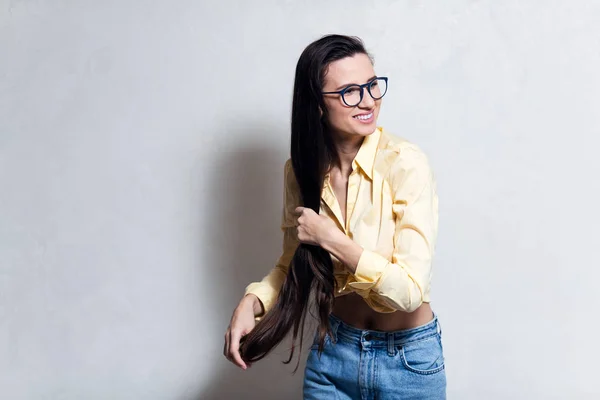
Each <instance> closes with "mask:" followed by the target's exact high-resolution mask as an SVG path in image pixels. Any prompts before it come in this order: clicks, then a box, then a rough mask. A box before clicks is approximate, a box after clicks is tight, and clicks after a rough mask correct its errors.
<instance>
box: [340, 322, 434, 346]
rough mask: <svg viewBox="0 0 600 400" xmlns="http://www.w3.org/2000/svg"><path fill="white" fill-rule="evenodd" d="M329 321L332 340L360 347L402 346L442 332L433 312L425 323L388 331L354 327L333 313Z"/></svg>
mask: <svg viewBox="0 0 600 400" xmlns="http://www.w3.org/2000/svg"><path fill="white" fill-rule="evenodd" d="M329 322H330V323H331V330H332V332H333V340H334V342H336V341H338V339H342V340H344V341H350V342H356V343H360V344H361V346H362V347H389V346H403V345H405V344H407V343H410V342H415V341H418V340H422V339H426V338H428V337H431V336H434V335H436V334H441V333H442V331H441V327H440V324H439V321H438V317H437V315H435V314H434V315H433V319H432V320H431V321H430V322H428V323H426V324H425V325H421V326H417V327H415V328H410V329H403V330H398V331H390V332H384V331H377V330H371V329H359V328H355V327H353V326H351V325H348V324H347V323H345V322H344V321H342V320H341V319H339V318H338V317H336V316H335V315H333V314H330V315H329Z"/></svg>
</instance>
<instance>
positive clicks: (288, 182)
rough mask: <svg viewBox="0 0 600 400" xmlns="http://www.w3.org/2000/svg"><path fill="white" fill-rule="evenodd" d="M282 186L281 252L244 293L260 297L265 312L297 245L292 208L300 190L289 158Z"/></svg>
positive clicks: (273, 297) (258, 317)
mask: <svg viewBox="0 0 600 400" xmlns="http://www.w3.org/2000/svg"><path fill="white" fill-rule="evenodd" d="M283 188H284V190H283V210H282V218H281V230H282V231H283V249H282V254H281V256H280V257H279V259H278V260H277V263H276V264H275V267H274V268H273V269H271V271H270V272H269V273H268V274H267V275H266V276H265V277H264V278H263V279H262V280H261V281H259V282H252V283H250V284H249V285H248V286H247V287H246V291H245V294H249V293H251V294H254V295H256V297H258V298H259V299H260V301H261V302H262V304H263V307H264V311H265V313H266V312H267V311H269V310H270V309H271V308H272V307H273V304H274V303H275V300H277V296H278V295H279V291H280V290H281V286H282V285H283V282H284V281H285V278H286V276H287V273H288V269H289V265H290V262H291V261H292V258H293V257H294V253H295V252H296V249H297V248H298V245H299V241H298V236H297V233H296V225H295V216H294V210H295V209H296V207H298V206H299V205H300V195H299V193H300V192H299V189H298V183H297V182H296V178H295V176H294V172H293V168H292V165H291V160H288V161H287V162H286V163H285V167H284V181H283ZM263 315H264V314H263ZM263 315H259V316H257V317H256V320H260V319H261V317H262V316H263Z"/></svg>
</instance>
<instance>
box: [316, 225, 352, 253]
mask: <svg viewBox="0 0 600 400" xmlns="http://www.w3.org/2000/svg"><path fill="white" fill-rule="evenodd" d="M345 239H350V238H348V237H347V236H346V235H345V234H344V233H343V232H342V231H340V230H339V229H337V228H336V229H332V230H330V231H329V232H328V233H327V234H326V235H324V237H323V238H322V239H321V241H320V243H319V245H320V246H321V247H322V248H323V249H325V250H327V251H328V252H329V253H332V252H334V250H335V249H336V248H337V245H338V244H339V243H342V242H343V241H344V240H345Z"/></svg>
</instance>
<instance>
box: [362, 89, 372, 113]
mask: <svg viewBox="0 0 600 400" xmlns="http://www.w3.org/2000/svg"><path fill="white" fill-rule="evenodd" d="M374 105H375V100H374V99H373V98H372V97H371V95H370V94H369V91H368V90H367V89H366V88H364V89H363V98H362V100H361V101H360V103H358V107H359V108H365V109H370V108H373V106H374Z"/></svg>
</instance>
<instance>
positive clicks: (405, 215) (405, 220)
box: [322, 148, 438, 312]
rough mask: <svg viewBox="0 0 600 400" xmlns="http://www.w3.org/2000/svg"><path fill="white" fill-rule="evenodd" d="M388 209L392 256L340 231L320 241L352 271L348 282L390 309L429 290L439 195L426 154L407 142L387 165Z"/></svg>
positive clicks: (407, 307) (413, 303)
mask: <svg viewBox="0 0 600 400" xmlns="http://www.w3.org/2000/svg"><path fill="white" fill-rule="evenodd" d="M390 185H391V187H392V195H393V199H392V200H393V203H392V209H393V212H394V214H395V216H396V229H395V233H394V251H393V254H392V260H391V262H390V260H388V259H387V258H385V257H383V256H381V255H380V254H377V253H375V252H373V251H369V250H364V249H362V247H360V246H359V245H358V244H356V243H355V242H353V241H352V240H351V239H350V238H348V237H346V235H344V234H343V233H341V232H340V233H341V234H338V233H335V234H332V235H330V236H329V237H328V239H326V240H323V242H322V246H323V248H325V249H326V250H327V251H329V252H330V253H331V254H333V255H334V256H335V257H336V258H338V259H339V260H340V261H341V262H342V263H344V264H345V265H346V267H347V268H348V270H349V271H350V272H351V273H352V274H353V278H352V279H351V280H350V281H349V283H348V285H349V286H350V287H351V288H352V289H353V290H354V291H356V292H357V293H359V294H360V295H361V296H363V297H366V298H370V299H371V300H374V302H375V303H377V304H382V305H384V306H385V307H386V308H388V309H391V310H403V311H408V312H412V311H415V310H416V309H417V308H419V306H420V305H421V304H422V303H423V300H424V295H425V293H428V292H429V284H430V278H431V261H432V257H433V252H434V247H435V241H436V237H437V228H438V198H437V194H436V185H435V180H434V177H433V173H432V171H431V168H430V166H429V163H428V161H427V158H426V156H425V155H424V154H423V153H422V152H421V151H420V150H418V149H416V148H406V149H403V150H402V152H401V153H400V155H399V157H398V159H397V160H396V162H395V163H394V165H393V166H392V167H391V171H390Z"/></svg>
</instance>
